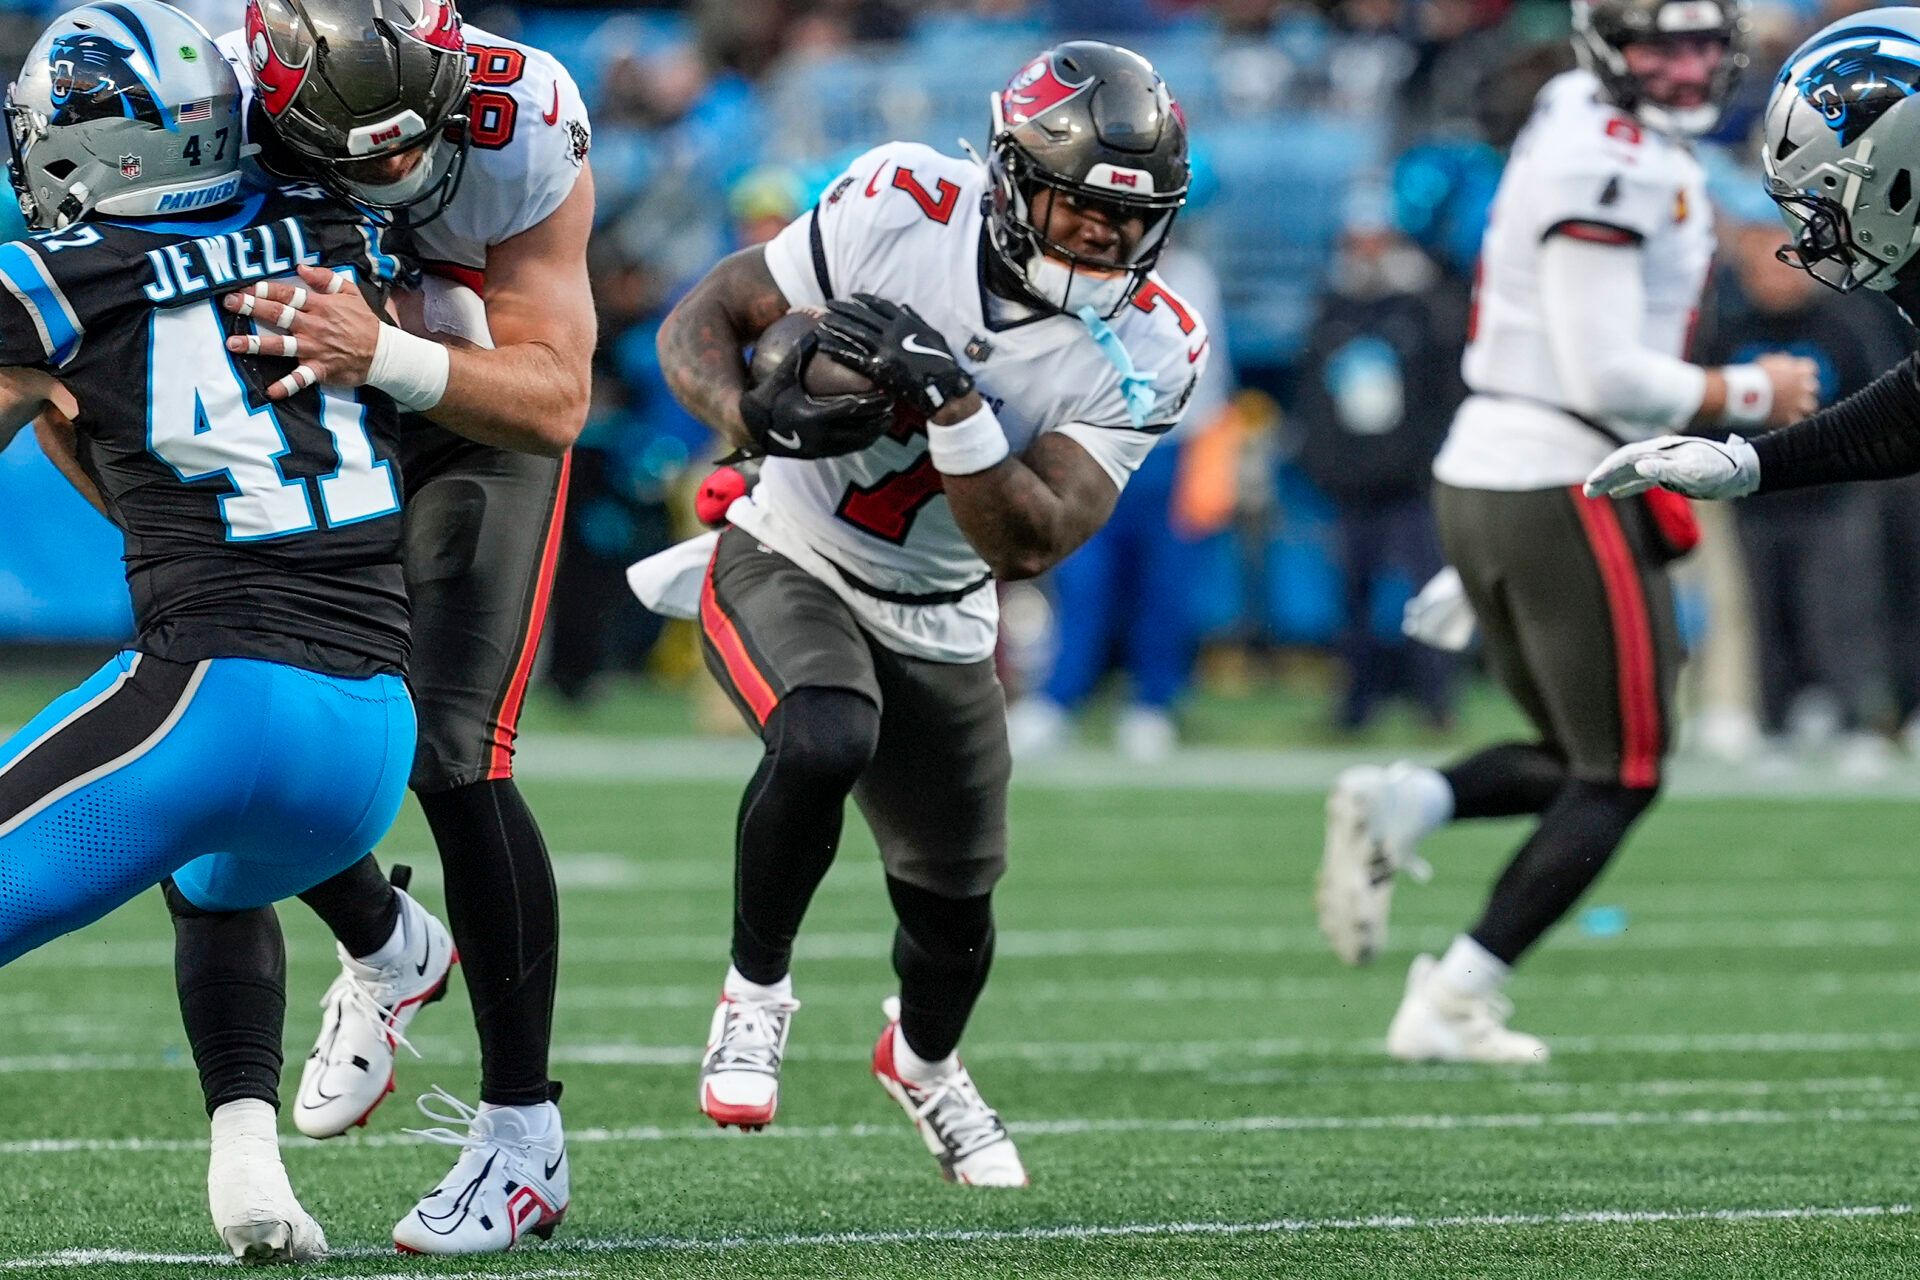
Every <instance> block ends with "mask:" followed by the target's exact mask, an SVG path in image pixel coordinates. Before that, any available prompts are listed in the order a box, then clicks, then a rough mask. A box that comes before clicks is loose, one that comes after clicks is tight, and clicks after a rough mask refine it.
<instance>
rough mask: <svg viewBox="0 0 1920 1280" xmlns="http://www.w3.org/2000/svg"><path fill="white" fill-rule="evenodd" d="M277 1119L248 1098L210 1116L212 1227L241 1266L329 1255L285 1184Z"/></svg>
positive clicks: (316, 1225) (324, 1240) (319, 1233)
mask: <svg viewBox="0 0 1920 1280" xmlns="http://www.w3.org/2000/svg"><path fill="white" fill-rule="evenodd" d="M275 1121H276V1117H275V1115H274V1111H273V1108H272V1107H270V1106H268V1105H267V1104H266V1103H264V1102H258V1101H254V1100H251V1099H249V1100H247V1101H244V1102H229V1103H227V1104H226V1105H225V1106H223V1107H221V1108H220V1109H219V1110H217V1111H216V1112H214V1115H213V1146H212V1153H211V1155H210V1156H209V1158H208V1161H207V1207H208V1209H209V1210H211V1211H212V1213H213V1229H214V1230H215V1231H217V1232H218V1233H219V1234H220V1240H221V1243H223V1244H224V1245H226V1247H227V1248H228V1249H230V1250H232V1252H233V1256H234V1257H236V1258H238V1259H239V1260H240V1261H241V1262H243V1263H247V1264H250V1265H251V1264H257V1263H267V1262H317V1261H319V1260H320V1259H322V1258H325V1257H326V1256H327V1237H326V1233H324V1232H323V1231H321V1230H320V1224H319V1223H317V1222H315V1221H314V1220H313V1217H312V1215H310V1214H308V1212H307V1211H306V1210H305V1209H302V1208H301V1207H300V1201H299V1200H298V1199H297V1198H296V1197H295V1196H294V1194H293V1187H292V1185H291V1184H290V1183H288V1181H287V1170H286V1166H285V1165H283V1164H281V1163H280V1140H279V1137H278V1135H277V1134H276V1132H275V1129H274V1126H275Z"/></svg>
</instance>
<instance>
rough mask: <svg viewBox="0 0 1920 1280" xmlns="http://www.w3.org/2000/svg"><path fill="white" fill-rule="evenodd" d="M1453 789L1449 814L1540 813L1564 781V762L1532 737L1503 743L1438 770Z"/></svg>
mask: <svg viewBox="0 0 1920 1280" xmlns="http://www.w3.org/2000/svg"><path fill="white" fill-rule="evenodd" d="M1441 773H1442V775H1443V776H1444V777H1445V778H1446V780H1447V785H1448V786H1450V787H1452V788H1453V816H1454V819H1455V820H1456V821H1459V820H1461V819H1470V818H1510V817H1513V816H1515V815H1516V814H1522V813H1541V812H1544V811H1545V810H1546V807H1547V806H1548V805H1550V804H1552V803H1553V800H1554V797H1555V796H1557V795H1559V794H1560V788H1561V787H1562V786H1564V785H1565V784H1566V781H1567V762H1566V761H1565V760H1563V759H1561V758H1560V757H1559V756H1558V755H1555V754H1554V753H1553V752H1551V751H1549V750H1547V749H1546V748H1545V747H1543V746H1541V745H1540V744H1539V743H1537V742H1503V743H1501V744H1500V745H1499V746H1497V747H1488V748H1487V749H1486V750H1485V751H1477V752H1475V753H1474V754H1473V755H1470V756H1468V757H1467V758H1466V759H1464V760H1458V761H1455V762H1454V763H1453V765H1451V766H1450V767H1448V768H1446V769H1443V770H1441Z"/></svg>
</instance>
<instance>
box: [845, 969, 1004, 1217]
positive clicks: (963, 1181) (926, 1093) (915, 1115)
mask: <svg viewBox="0 0 1920 1280" xmlns="http://www.w3.org/2000/svg"><path fill="white" fill-rule="evenodd" d="M882 1008H883V1009H884V1011H885V1013H886V1015H887V1026H886V1030H884V1031H882V1032H881V1033H880V1042H879V1043H878V1044H876V1045H875V1046H874V1047H873V1075H874V1078H875V1079H876V1080H878V1081H879V1082H880V1087H881V1088H883V1089H885V1090H886V1091H887V1093H888V1095H889V1096H891V1097H892V1098H893V1100H894V1101H895V1102H897V1103H899V1104H900V1106H901V1108H902V1109H904V1110H905V1111H906V1113H907V1118H908V1119H910V1120H912V1121H913V1127H914V1128H915V1129H916V1130H918V1131H919V1134H920V1139H921V1141H923V1142H925V1143H926V1144H927V1150H928V1151H930V1152H932V1153H933V1158H934V1159H935V1160H937V1161H938V1162H939V1164H940V1176H941V1177H943V1178H945V1179H946V1180H947V1181H948V1182H957V1183H959V1184H960V1185H961V1186H963V1187H1024V1186H1027V1185H1028V1180H1027V1170H1026V1166H1025V1165H1023V1164H1021V1163H1020V1153H1019V1152H1018V1151H1017V1150H1015V1149H1014V1145H1013V1138H1012V1136H1011V1135H1010V1134H1008V1133H1007V1127H1006V1125H1004V1124H1002V1123H1001V1122H1000V1115H999V1113H998V1112H996V1111H995V1110H994V1109H993V1108H992V1107H990V1106H988V1105H987V1104H986V1100H985V1099H983V1098H982V1097H981V1096H980V1090H979V1089H977V1088H975V1087H974V1083H973V1077H972V1076H971V1075H969V1074H968V1073H967V1069H966V1068H965V1067H964V1066H962V1065H960V1059H959V1058H957V1057H955V1058H950V1059H949V1060H948V1063H949V1065H948V1066H947V1068H946V1069H945V1070H943V1071H941V1072H940V1074H938V1075H936V1076H932V1077H930V1078H928V1079H924V1080H920V1079H908V1078H907V1076H906V1075H905V1074H903V1073H902V1071H901V1069H900V1061H899V1058H900V1054H899V1051H898V1046H897V1044H896V1041H897V1039H898V1036H899V1029H900V1001H899V1000H898V999H897V998H894V997H891V996H890V997H888V998H887V1001H886V1003H885V1004H884V1005H883V1006H882Z"/></svg>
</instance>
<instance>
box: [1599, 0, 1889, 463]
mask: <svg viewBox="0 0 1920 1280" xmlns="http://www.w3.org/2000/svg"><path fill="white" fill-rule="evenodd" d="M1916 95H1920V9H1910V8H1888V9H1868V10H1866V11H1865V12H1863V13H1859V14H1856V15H1854V16H1853V17H1851V18H1846V19H1844V20H1842V21H1840V22H1836V23H1834V24H1833V25H1832V26H1830V27H1827V28H1826V29H1825V30H1823V31H1821V32H1819V33H1818V34H1816V35H1815V36H1813V37H1812V38H1811V39H1809V40H1808V41H1807V42H1806V43H1805V44H1803V45H1801V46H1800V48H1799V49H1798V50H1797V51H1796V52H1795V53H1794V54H1793V56H1792V57H1790V58H1788V59H1787V64H1786V66H1785V67H1783V68H1781V71H1780V75H1779V77H1778V78H1777V79H1776V80H1775V82H1774V90H1773V97H1772V99H1771V100H1770V101H1769V103H1768V105H1767V115H1766V143H1765V147H1764V149H1763V151H1762V153H1761V155H1762V158H1763V161H1764V163H1765V165H1766V172H1767V191H1768V193H1769V194H1770V195H1772V196H1773V198H1774V201H1775V202H1776V203H1777V204H1779V206H1780V211H1781V214H1782V216H1783V217H1784V218H1785V220H1786V223H1787V229H1788V231H1789V232H1791V234H1792V237H1793V242H1792V244H1791V245H1790V246H1788V247H1787V248H1784V249H1782V250H1781V258H1782V260H1783V261H1786V262H1789V263H1790V264H1792V265H1794V266H1798V267H1800V268H1802V269H1803V270H1805V271H1808V272H1810V273H1811V274H1812V275H1813V277H1814V278H1815V279H1816V280H1818V281H1820V282H1821V283H1822V284H1824V285H1827V286H1828V287H1830V288H1833V289H1836V290H1838V291H1839V292H1841V293H1851V292H1853V291H1854V290H1855V289H1859V288H1867V289H1873V290H1876V291H1879V292H1882V293H1885V294H1886V295H1887V296H1888V297H1890V298H1892V299H1893V301H1894V302H1895V303H1896V304H1898V305H1899V307H1900V309H1901V311H1902V312H1904V313H1905V315H1906V316H1907V318H1908V320H1913V319H1915V318H1916V317H1920V253H1916V249H1920V235H1916V233H1915V227H1916V225H1920V201H1916V200H1915V198H1914V197H1915V194H1916V187H1915V184H1916V181H1920V96H1916ZM1916 471H1920V356H1908V357H1907V358H1906V359H1905V360H1903V361H1901V362H1900V363H1899V364H1897V365H1895V366H1894V367H1893V368H1892V369H1890V370H1888V371H1887V372H1886V373H1885V374H1883V375H1882V376H1881V377H1880V378H1879V379H1878V380H1877V381H1875V382H1874V383H1873V384H1872V385H1870V386H1868V387H1865V388H1864V389H1862V390H1861V391H1859V392H1858V393H1856V394H1854V395H1851V396H1848V397H1847V398H1846V399H1845V400H1842V401H1841V402H1840V403H1838V404H1836V405H1833V406H1832V407H1831V408H1828V409H1825V410H1823V411H1822V412H1820V413H1818V414H1815V415H1814V416H1813V417H1811V418H1809V419H1807V420H1806V421H1805V422H1801V423H1797V424H1795V425H1794V426H1791V427H1788V428H1786V429H1785V430H1782V431H1774V432H1769V433H1768V434H1766V435H1762V436H1758V437H1756V438H1755V439H1754V440H1753V441H1751V442H1748V441H1746V440H1743V439H1741V438H1740V437H1738V436H1733V437H1730V438H1728V439H1727V440H1725V441H1714V440H1695V439H1690V438H1687V437H1682V436H1664V437H1662V438H1660V439H1657V440H1647V441H1641V442H1639V443H1636V444H1632V445H1628V446H1626V447H1625V448H1622V449H1620V450H1618V451H1617V452H1615V453H1614V454H1613V455H1612V456H1611V457H1609V458H1607V460H1606V461H1605V462H1602V463H1601V464H1600V465H1599V466H1598V467H1596V468H1594V471H1593V474H1592V476H1591V477H1589V478H1588V480H1587V491H1588V492H1589V493H1594V494H1610V495H1613V496H1615V497H1627V496H1630V495H1632V494H1636V493H1639V492H1641V491H1643V490H1646V489H1648V488H1650V487H1652V486H1655V485H1659V486H1661V487H1663V488H1666V489H1670V490H1672V491H1673V492H1675V493H1682V494H1685V495H1687V496H1688V497H1691V498H1738V497H1741V496H1743V495H1745V494H1749V493H1771V492H1774V491H1776V490H1781V489H1799V488H1804V487H1806V486H1808V485H1817V484H1833V483H1836V482H1838V481H1844V480H1883V479H1889V478H1891V477H1894V476H1906V475H1912V474H1914V473H1915V472H1916Z"/></svg>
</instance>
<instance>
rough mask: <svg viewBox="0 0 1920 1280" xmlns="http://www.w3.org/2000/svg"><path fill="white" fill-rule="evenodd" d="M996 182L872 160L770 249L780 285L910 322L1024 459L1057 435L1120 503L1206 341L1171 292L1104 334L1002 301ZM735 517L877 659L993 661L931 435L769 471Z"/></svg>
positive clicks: (927, 160) (978, 575)
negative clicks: (1099, 474) (986, 197)
mask: <svg viewBox="0 0 1920 1280" xmlns="http://www.w3.org/2000/svg"><path fill="white" fill-rule="evenodd" d="M987 181H988V179H987V173H986V170H985V169H984V168H982V167H981V166H980V165H978V164H976V163H974V162H972V161H969V160H964V159H959V158H956V157H953V156H948V155H943V154H941V153H940V152H938V151H935V150H933V149H932V148H930V147H925V146H920V145H918V144H915V143H901V142H896V143H889V144H887V145H885V146H882V147H879V148H876V149H875V150H873V151H870V152H868V153H867V154H866V155H864V156H862V157H860V158H859V159H858V160H856V161H855V162H854V163H853V165H852V167H851V168H849V169H848V170H847V172H846V174H845V175H843V176H842V177H841V178H839V179H838V180H836V181H835V182H834V183H833V184H832V185H830V186H829V187H828V189H827V195H826V196H825V197H824V198H823V199H822V200H821V202H820V204H819V205H818V206H816V207H815V208H814V210H813V211H811V212H809V213H807V214H805V215H803V216H802V217H800V218H799V219H797V220H795V221H794V222H793V223H792V224H791V225H789V226H788V227H787V228H786V229H785V230H784V231H782V232H781V233H780V235H778V236H777V237H775V238H774V239H773V240H772V241H771V242H769V243H768V245H767V247H766V260H767V266H768V269H769V270H770V271H771V273H772V275H773V278H774V281H775V283H777V284H778V285H779V287H780V291H781V293H782V294H784V295H785V296H786V299H787V301H788V302H789V303H790V304H792V305H794V306H821V305H824V303H825V302H826V301H827V300H828V299H829V298H844V297H850V296H851V295H853V294H855V293H872V294H876V295H878V296H880V297H882V298H886V299H888V300H889V301H893V302H898V303H902V304H905V305H907V306H911V307H912V308H913V309H914V310H916V311H918V312H919V313H920V314H921V315H922V316H923V317H925V318H926V320H927V321H928V322H929V323H931V324H932V325H933V326H934V327H935V328H936V329H938V330H939V331H940V333H941V334H942V335H943V336H945V338H946V339H947V342H948V345H949V346H950V347H951V348H952V349H953V351H954V352H955V353H956V358H957V359H958V360H959V361H960V363H961V364H962V365H963V366H964V367H965V368H966V370H967V372H968V373H970V374H971V375H972V376H973V378H974V381H975V384H976V385H977V386H978V388H979V390H980V393H981V394H982V395H983V396H984V397H986V398H987V399H988V401H989V402H991V403H992V404H993V405H994V407H995V412H996V414H997V415H998V417H999V419H1000V423H1001V426H1002V427H1003V428H1004V429H1005V430H1006V434H1007V441H1008V444H1009V445H1010V446H1011V447H1012V450H1013V452H1014V453H1015V454H1019V453H1021V452H1023V451H1024V450H1025V449H1026V448H1027V447H1028V446H1029V445H1030V444H1032V443H1033V441H1034V439H1035V438H1036V437H1037V436H1039V435H1040V434H1041V433H1043V432H1048V431H1058V432H1060V433H1062V434H1064V435H1066V436H1068V437H1070V438H1071V439H1073V440H1074V441H1076V442H1077V443H1079V444H1080V445H1081V446H1082V447H1083V448H1085V449H1086V451H1087V452H1088V453H1089V454H1091V455H1092V456H1093V458H1094V459H1095V460H1096V461H1098V462H1099V463H1100V465H1101V467H1102V468H1103V469H1104V470H1105V471H1106V473H1107V475H1108V476H1109V477H1110V478H1111V479H1112V480H1113V483H1114V485H1115V486H1116V487H1117V488H1124V487H1125V485H1126V483H1127V480H1128V478H1129V477H1130V476H1131V475H1132V473H1133V470H1134V468H1136V467H1137V466H1139V464H1140V462H1141V460H1142V459H1143V458H1145V457H1146V455H1147V452H1148V450H1150V449H1151V448H1152V447H1153V444H1154V442H1155V441H1156V440H1157V439H1158V438H1159V437H1160V436H1161V435H1162V434H1164V433H1165V432H1167V431H1168V430H1170V429H1171V428H1172V427H1173V426H1174V424H1175V423H1177V422H1178V421H1179V420H1180V417H1181V414H1182V413H1183V412H1184V410H1185V408H1186V402H1187V398H1188V396H1189V395H1190V393H1191V391H1192V389H1193V386H1194V384H1195V383H1196V382H1197V380H1198V378H1199V375H1200V373H1201V372H1202V370H1203V369H1204V367H1205V361H1206V357H1207V333H1206V328H1205V325H1204V324H1203V323H1202V321H1201V319H1200V317H1199V316H1198V315H1196V314H1194V312H1193V310H1192V309H1191V308H1190V307H1188V306H1187V305H1186V303H1184V302H1183V301H1182V300H1181V299H1180V298H1178V297H1177V296H1175V294H1174V293H1173V292H1172V290H1170V289H1168V288H1167V287H1166V284H1165V282H1164V281H1162V280H1160V279H1159V278H1158V277H1157V276H1153V277H1149V279H1148V280H1147V282H1146V283H1145V284H1143V285H1142V286H1141V287H1140V289H1139V290H1138V291H1137V292H1136V294H1135V295H1134V297H1133V299H1132V302H1131V304H1130V305H1128V306H1125V307H1123V308H1122V309H1121V311H1120V313H1119V314H1118V315H1117V316H1115V317H1114V318H1113V319H1111V320H1110V321H1106V322H1104V323H1101V324H1099V325H1098V327H1097V328H1096V327H1090V326H1089V325H1088V323H1086V322H1084V321H1082V320H1081V319H1079V318H1077V317H1075V316H1068V315H1061V314H1058V313H1056V312H1039V311H1034V310H1031V309H1028V308H1025V307H1022V306H1020V305H1019V304H1015V303H1005V302H1004V301H1003V300H1000V299H997V298H989V296H988V294H987V291H986V286H985V278H986V271H985V268H986V261H987V260H986V257H985V255H986V254H989V253H991V252H993V251H992V249H991V248H990V247H989V246H988V245H987V243H986V235H985V218H984V214H983V212H982V200H981V197H982V196H983V194H984V193H985V191H986V187H987ZM1130 391H1131V393H1132V394H1131V395H1130V394H1129V392H1130ZM729 514H730V518H731V519H732V521H733V523H734V524H736V525H738V526H740V527H741V528H743V529H745V530H747V531H748V532H750V533H752V534H753V535H754V536H755V537H757V538H758V539H759V540H760V541H762V542H764V543H766V544H767V545H769V546H771V547H773V548H774V549H775V550H777V551H780V552H781V553H782V554H784V555H786V556H787V557H788V558H789V559H792V560H793V561H795V562H796V563H797V564H799V565H800V566H801V567H802V568H805V569H807V570H808V571H809V572H810V573H812V574H813V575H814V576H815V577H817V578H819V579H820V580H821V581H823V582H825V583H826V584H827V585H828V586H829V587H831V588H832V589H833V590H834V591H835V592H836V593H837V594H838V595H839V596H840V597H841V598H842V599H843V600H845V601H846V602H847V604H848V605H849V607H851V608H852V609H853V610H854V612H855V614H856V615H857V616H858V617H859V618H861V619H862V621H863V622H864V623H865V624H866V625H867V626H868V628H869V629H870V630H872V631H873V632H874V634H875V635H876V636H877V637H878V639H879V640H880V641H881V643H883V644H886V645H888V646H889V647H891V648H894V649H896V650H898V651H900V652H904V653H909V654H913V655H916V656H919V657H925V658H930V659H933V660H935V661H941V662H974V661H978V660H979V659H981V658H984V657H986V656H988V655H989V654H991V653H992V652H993V646H994V639H995V636H996V634H997V629H998V622H999V605H998V600H997V597H996V594H995V592H994V591H993V590H992V589H991V587H990V585H989V574H988V570H987V566H986V563H985V562H984V561H982V560H981V558H980V556H979V555H978V553H976V552H975V551H974V549H973V547H972V545H971V544H970V543H968V541H967V539H966V536H965V535H964V534H963V533H962V532H961V531H960V528H959V525H958V524H956V523H955V521H954V517H953V512H952V510H951V508H950V507H949V506H948V505H947V502H946V500H945V497H944V494H943V491H942V482H941V477H940V474H939V472H937V471H936V470H934V468H933V462H932V459H931V458H930V457H929V456H928V454H927V447H926V436H925V433H924V430H923V431H920V432H916V433H914V434H911V435H898V436H885V437H882V438H881V439H880V440H879V441H878V442H877V443H875V444H874V445H873V446H871V447H870V448H867V449H865V450H862V451H861V452H859V453H856V454H850V455H847V456H845V457H839V458H825V459H819V460H814V461H799V460H795V459H790V458H770V459H768V460H767V462H766V464H765V467H764V469H763V470H762V472H761V480H760V484H759V486H758V488H757V489H756V490H755V491H754V493H753V494H752V495H750V496H749V497H747V498H743V499H741V500H739V501H738V502H736V503H735V504H734V506H733V508H732V510H731V512H730V513H729ZM955 597H957V598H955Z"/></svg>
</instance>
